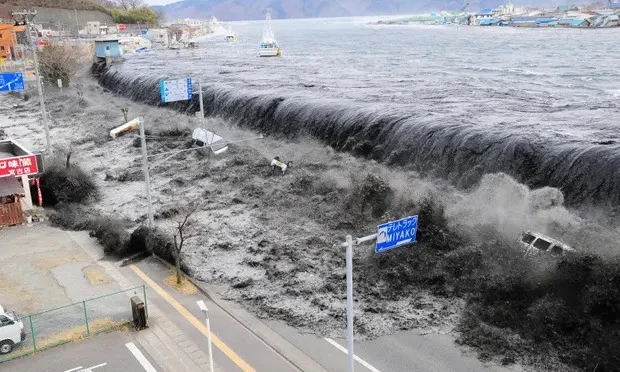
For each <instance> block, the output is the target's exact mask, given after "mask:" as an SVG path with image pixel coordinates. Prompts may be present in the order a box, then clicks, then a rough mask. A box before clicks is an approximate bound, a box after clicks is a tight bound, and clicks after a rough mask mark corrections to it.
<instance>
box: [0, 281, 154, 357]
mask: <svg viewBox="0 0 620 372" xmlns="http://www.w3.org/2000/svg"><path fill="white" fill-rule="evenodd" d="M133 296H138V297H141V300H142V301H144V306H145V311H146V313H147V314H148V306H147V300H146V287H145V286H144V285H141V286H137V287H134V288H129V289H125V290H122V291H119V292H114V293H110V294H107V295H104V296H99V297H95V298H91V299H88V300H84V301H80V302H75V303H72V304H68V305H65V306H60V307H57V308H54V309H50V310H46V311H42V312H40V313H36V314H32V315H28V316H20V317H19V321H21V322H22V324H23V331H22V334H21V339H22V342H20V343H19V344H15V345H13V350H12V351H11V352H9V353H7V354H0V363H2V362H6V361H8V360H11V359H15V358H19V357H22V356H24V355H28V354H31V353H34V352H37V351H39V350H44V349H47V348H49V347H53V346H57V345H61V344H64V343H67V342H72V341H76V340H80V339H82V338H85V337H89V336H91V335H94V334H97V333H100V332H105V331H109V330H112V329H115V328H122V327H123V326H129V325H131V321H132V319H133V314H132V309H131V297H133ZM18 316H19V314H18ZM16 325H17V326H19V322H18V324H16ZM12 327H13V329H16V331H14V332H19V327H14V326H12ZM0 331H2V330H0ZM7 332H8V331H7ZM0 341H1V340H0Z"/></svg>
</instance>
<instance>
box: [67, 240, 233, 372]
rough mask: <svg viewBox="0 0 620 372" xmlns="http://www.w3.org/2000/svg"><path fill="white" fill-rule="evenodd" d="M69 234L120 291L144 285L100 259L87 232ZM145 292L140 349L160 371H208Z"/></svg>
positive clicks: (205, 362)
mask: <svg viewBox="0 0 620 372" xmlns="http://www.w3.org/2000/svg"><path fill="white" fill-rule="evenodd" d="M68 234H69V236H70V237H71V238H72V239H73V240H74V241H75V242H76V243H77V244H78V245H79V246H80V247H81V248H82V249H83V250H84V251H85V252H86V253H87V254H88V255H90V256H91V257H92V258H93V260H96V261H97V262H98V263H99V265H101V266H102V267H104V268H105V270H106V272H107V273H108V275H110V276H111V277H112V278H114V279H115V280H116V281H117V282H118V283H119V285H120V286H121V288H131V287H133V286H135V285H139V284H143V283H141V282H139V281H138V280H135V279H134V280H129V279H128V278H127V277H126V276H125V275H123V274H122V273H121V272H120V270H119V268H118V267H116V266H115V265H117V263H114V262H111V261H106V260H102V258H103V251H102V249H101V247H99V246H98V245H97V244H96V243H95V242H94V241H93V240H92V238H90V237H89V236H88V233H85V232H73V231H72V232H68ZM147 293H148V295H147V308H148V315H149V319H148V324H149V328H148V329H146V330H142V331H140V332H138V334H137V337H136V338H137V340H138V341H139V342H140V344H141V346H142V347H143V348H144V349H145V350H146V352H147V353H148V354H149V355H150V356H151V357H152V358H153V360H155V362H156V363H157V364H158V365H159V366H160V367H161V368H162V370H163V371H166V372H168V371H170V372H177V371H188V372H190V371H191V372H193V371H208V370H209V359H208V358H207V356H206V355H205V354H204V352H202V351H201V350H200V349H199V348H198V346H197V345H196V344H195V343H194V342H192V341H190V340H189V338H188V337H187V336H185V334H184V333H183V332H181V331H180V330H179V328H178V327H177V326H176V325H175V324H173V322H172V321H171V319H170V316H169V314H167V313H166V314H164V312H163V311H162V310H161V309H160V308H159V307H158V306H157V305H156V304H155V303H153V301H150V302H149V300H151V299H152V291H147ZM172 315H174V314H172ZM214 369H215V370H218V371H219V370H222V369H220V368H219V367H218V365H217V363H216V364H214Z"/></svg>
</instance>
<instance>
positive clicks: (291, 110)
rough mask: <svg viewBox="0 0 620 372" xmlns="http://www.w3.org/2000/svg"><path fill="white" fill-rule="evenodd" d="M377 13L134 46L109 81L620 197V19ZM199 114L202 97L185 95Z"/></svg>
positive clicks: (219, 111)
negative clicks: (272, 39)
mask: <svg viewBox="0 0 620 372" xmlns="http://www.w3.org/2000/svg"><path fill="white" fill-rule="evenodd" d="M368 22H369V19H330V20H287V21H275V22H274V24H273V27H274V30H275V32H276V37H277V39H278V41H279V43H280V45H281V47H282V53H283V56H282V58H258V57H257V44H258V42H259V40H260V37H261V32H262V27H263V24H262V22H248V23H239V24H232V26H233V29H234V30H235V31H236V32H237V33H238V34H239V36H240V41H239V42H238V43H226V42H225V41H224V38H223V35H222V36H218V37H214V38H211V39H205V40H202V41H201V47H200V49H198V50H182V51H181V52H180V53H178V54H177V53H176V52H175V51H168V50H164V51H152V52H150V53H146V54H144V55H139V56H129V57H128V59H127V61H126V62H124V63H123V64H120V65H117V66H114V67H113V68H112V69H111V70H109V71H108V72H107V73H106V74H104V76H103V77H102V80H101V81H102V84H103V85H104V86H106V87H108V88H110V89H112V90H114V91H116V92H118V93H121V94H125V95H127V96H130V97H132V98H133V99H136V100H141V101H145V102H149V103H152V104H157V103H158V101H159V89H158V87H157V85H158V80H159V79H160V78H182V77H185V76H193V77H195V78H200V79H201V80H202V81H203V86H204V92H205V97H204V100H205V110H206V111H207V114H208V115H217V116H221V117H224V118H226V119H229V120H231V121H234V122H236V123H238V124H240V125H242V126H246V127H250V128H255V129H257V130H260V131H263V132H265V133H268V134H284V135H297V134H301V133H303V134H310V135H312V136H314V137H316V138H318V139H319V140H322V141H324V142H325V143H327V144H329V145H331V146H333V147H335V148H337V149H341V150H345V151H351V152H353V153H355V154H358V155H361V156H366V157H369V158H373V159H376V160H378V161H381V162H384V163H387V164H389V165H394V166H403V167H406V168H410V169H415V170H417V171H420V172H422V173H423V174H431V175H434V176H439V177H442V178H446V179H449V180H451V181H453V182H454V183H455V184H457V185H459V186H463V187H467V186H471V185H473V184H475V183H476V182H477V181H478V180H479V179H480V177H481V176H482V175H483V174H485V173H492V172H505V173H508V174H510V175H511V176H513V177H515V178H516V179H517V180H518V181H520V182H523V183H526V184H528V185H529V186H533V187H541V186H553V187H557V188H559V189H561V190H562V192H563V193H564V194H565V197H566V199H567V201H568V202H569V203H571V204H573V205H585V204H590V203H594V204H597V205H606V206H614V205H618V203H620V65H619V62H618V55H617V50H618V47H619V46H620V29H610V30H565V29H547V30H542V29H517V28H481V27H442V26H423V27H422V26H421V27H398V26H391V27H380V26H372V25H369V24H368ZM177 107H178V108H179V109H182V110H183V109H189V110H195V109H196V108H197V103H196V101H195V100H194V101H193V102H190V103H189V106H188V105H187V104H178V105H177Z"/></svg>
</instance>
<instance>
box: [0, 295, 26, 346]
mask: <svg viewBox="0 0 620 372" xmlns="http://www.w3.org/2000/svg"><path fill="white" fill-rule="evenodd" d="M25 339H26V333H25V331H24V323H23V322H22V321H21V320H20V319H19V317H18V316H17V314H15V312H14V311H11V310H7V311H5V310H4V308H3V307H2V306H0V354H7V353H10V352H11V350H13V348H14V347H15V345H18V344H19V343H20V342H22V341H24V340H25Z"/></svg>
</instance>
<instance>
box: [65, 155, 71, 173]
mask: <svg viewBox="0 0 620 372" xmlns="http://www.w3.org/2000/svg"><path fill="white" fill-rule="evenodd" d="M72 153H73V151H69V153H68V154H67V162H66V163H65V167H66V168H67V169H69V167H71V154H72Z"/></svg>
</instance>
